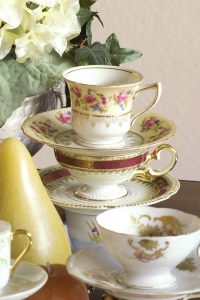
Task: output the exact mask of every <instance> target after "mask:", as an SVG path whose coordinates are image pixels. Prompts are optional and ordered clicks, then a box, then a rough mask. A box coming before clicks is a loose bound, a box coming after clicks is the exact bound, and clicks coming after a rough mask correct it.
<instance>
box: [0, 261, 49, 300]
mask: <svg viewBox="0 0 200 300" xmlns="http://www.w3.org/2000/svg"><path fill="white" fill-rule="evenodd" d="M47 279H48V275H47V273H46V271H45V270H44V269H42V268H41V267H39V266H37V265H34V264H31V263H28V262H21V263H20V264H19V266H18V267H17V268H16V271H15V272H14V275H13V276H12V277H11V278H10V280H9V282H8V284H7V285H6V286H5V287H4V288H3V289H2V290H0V300H21V299H25V298H27V297H29V296H31V295H32V294H34V293H36V292H37V291H38V290H39V289H40V288H42V286H43V285H44V284H45V283H46V281H47Z"/></svg>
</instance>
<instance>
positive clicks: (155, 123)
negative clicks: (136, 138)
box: [141, 116, 170, 142]
mask: <svg viewBox="0 0 200 300" xmlns="http://www.w3.org/2000/svg"><path fill="white" fill-rule="evenodd" d="M169 131H170V129H169V128H167V127H166V126H165V122H163V121H161V120H160V119H158V118H157V117H154V116H150V117H148V118H144V119H143V121H142V123H141V132H152V133H154V134H153V135H150V136H149V137H148V141H149V142H153V141H155V140H157V139H158V137H162V136H164V135H166V134H168V133H169Z"/></svg>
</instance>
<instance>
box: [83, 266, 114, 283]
mask: <svg viewBox="0 0 200 300" xmlns="http://www.w3.org/2000/svg"><path fill="white" fill-rule="evenodd" d="M82 274H83V275H85V276H86V277H91V278H92V279H94V280H98V281H101V282H109V283H114V282H115V281H116V277H117V274H118V272H116V271H113V272H104V271H100V270H94V269H92V268H87V267H86V268H84V269H82Z"/></svg>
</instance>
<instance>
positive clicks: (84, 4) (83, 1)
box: [80, 0, 96, 8]
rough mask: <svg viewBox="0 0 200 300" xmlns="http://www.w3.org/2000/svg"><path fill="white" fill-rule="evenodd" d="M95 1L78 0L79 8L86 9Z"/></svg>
mask: <svg viewBox="0 0 200 300" xmlns="http://www.w3.org/2000/svg"><path fill="white" fill-rule="evenodd" d="M95 2H96V0H80V6H81V7H84V8H88V7H90V6H91V5H93V4H94V3H95Z"/></svg>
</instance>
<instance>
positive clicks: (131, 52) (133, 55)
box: [105, 33, 142, 66]
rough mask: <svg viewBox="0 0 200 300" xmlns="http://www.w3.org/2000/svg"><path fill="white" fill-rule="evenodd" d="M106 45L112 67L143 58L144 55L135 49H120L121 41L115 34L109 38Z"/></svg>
mask: <svg viewBox="0 0 200 300" xmlns="http://www.w3.org/2000/svg"><path fill="white" fill-rule="evenodd" d="M105 45H106V49H107V52H108V53H109V61H110V63H111V64H112V65H116V66H119V65H120V64H122V63H125V62H129V61H133V60H135V59H137V58H139V57H140V56H142V53H141V52H139V51H137V50H135V49H128V48H120V45H119V41H118V39H117V37H116V35H115V34H114V33H112V34H111V35H110V36H109V37H108V38H107V40H106V44H105Z"/></svg>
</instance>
